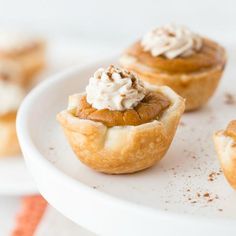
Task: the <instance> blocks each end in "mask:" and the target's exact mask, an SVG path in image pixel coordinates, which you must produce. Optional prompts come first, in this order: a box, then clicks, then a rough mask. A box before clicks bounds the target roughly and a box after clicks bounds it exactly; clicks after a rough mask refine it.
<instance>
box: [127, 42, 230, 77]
mask: <svg viewBox="0 0 236 236" xmlns="http://www.w3.org/2000/svg"><path fill="white" fill-rule="evenodd" d="M125 55H127V56H131V57H133V58H135V59H136V60H137V62H139V63H141V64H143V65H146V66H149V67H150V68H152V69H153V70H157V71H163V72H167V73H192V72H199V71H201V70H204V69H210V68H212V67H214V66H217V65H222V66H223V65H224V63H225V56H224V49H223V48H222V47H221V46H219V45H218V44H217V43H215V42H213V41H212V40H209V39H207V38H203V39H202V47H201V49H200V50H199V51H198V52H195V53H193V54H192V55H190V56H188V57H187V59H186V58H185V57H176V58H173V59H171V60H170V59H168V58H166V57H164V56H162V55H161V56H158V57H153V56H152V55H151V53H150V52H148V51H144V49H143V47H142V45H141V42H140V41H138V42H136V43H134V44H133V45H131V46H130V47H129V48H128V49H127V50H126V52H125Z"/></svg>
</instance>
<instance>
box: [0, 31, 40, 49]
mask: <svg viewBox="0 0 236 236" xmlns="http://www.w3.org/2000/svg"><path fill="white" fill-rule="evenodd" d="M35 42H37V40H36V39H35V38H34V37H33V36H32V35H28V34H23V33H20V32H5V31H2V30H0V51H3V52H7V53H8V52H12V51H21V50H24V49H25V48H29V47H31V46H32V45H34V44H35Z"/></svg>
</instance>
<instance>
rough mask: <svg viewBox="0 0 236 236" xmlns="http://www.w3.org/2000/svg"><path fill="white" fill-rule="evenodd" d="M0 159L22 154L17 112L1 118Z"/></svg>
mask: <svg viewBox="0 0 236 236" xmlns="http://www.w3.org/2000/svg"><path fill="white" fill-rule="evenodd" d="M0 140H1V142H0V158H1V157H7V156H15V155H18V154H20V146H19V143H18V139H17V135H16V112H12V113H9V114H7V115H4V116H0Z"/></svg>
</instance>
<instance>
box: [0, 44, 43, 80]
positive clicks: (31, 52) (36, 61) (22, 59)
mask: <svg viewBox="0 0 236 236" xmlns="http://www.w3.org/2000/svg"><path fill="white" fill-rule="evenodd" d="M45 48H46V46H45V42H44V41H39V42H37V43H36V46H35V47H33V48H30V49H25V50H22V51H21V52H19V53H14V52H12V53H0V60H2V59H7V60H12V61H14V62H15V63H16V64H18V65H19V66H20V68H21V69H22V74H23V78H24V79H25V84H26V85H28V84H29V83H30V82H31V79H32V78H33V77H34V76H35V75H37V74H38V73H39V72H41V70H42V69H44V68H45V65H46V55H45V51H46V50H45Z"/></svg>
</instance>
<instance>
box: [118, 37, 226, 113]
mask: <svg viewBox="0 0 236 236" xmlns="http://www.w3.org/2000/svg"><path fill="white" fill-rule="evenodd" d="M138 45H139V46H137V43H136V44H135V45H134V46H131V48H130V49H128V50H127V51H126V52H125V53H124V55H123V56H122V57H121V58H120V64H121V65H122V66H123V67H124V68H126V69H129V70H131V71H133V72H135V73H136V74H138V75H139V77H140V78H141V79H143V80H144V81H146V82H148V83H150V84H156V85H166V86H169V87H171V88H172V89H173V90H174V91H175V92H177V93H178V94H180V95H181V96H182V97H184V98H186V111H190V110H195V109H198V108H200V107H201V106H203V105H204V104H206V103H207V102H208V100H209V99H210V97H211V96H212V95H213V94H214V92H215V90H216V88H217V86H218V83H219V80H220V78H221V76H222V73H223V71H224V66H225V64H226V52H225V50H224V48H222V47H221V46H220V45H218V44H216V43H215V42H213V41H211V40H209V39H204V40H203V47H202V50H200V52H198V53H195V54H193V55H192V56H189V57H186V58H181V57H180V58H175V59H166V58H164V57H161V56H159V57H152V56H151V54H150V53H149V52H144V51H143V50H142V49H141V46H140V43H138ZM135 50H136V53H135ZM140 50H142V52H141V51H140Z"/></svg>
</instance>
